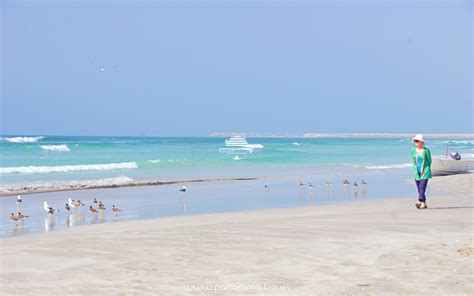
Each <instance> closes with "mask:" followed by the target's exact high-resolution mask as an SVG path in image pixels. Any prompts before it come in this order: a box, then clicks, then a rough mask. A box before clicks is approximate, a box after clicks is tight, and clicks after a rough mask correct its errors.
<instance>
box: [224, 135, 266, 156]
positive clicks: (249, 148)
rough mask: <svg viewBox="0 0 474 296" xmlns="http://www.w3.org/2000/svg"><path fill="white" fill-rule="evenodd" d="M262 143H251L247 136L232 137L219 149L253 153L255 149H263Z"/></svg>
mask: <svg viewBox="0 0 474 296" xmlns="http://www.w3.org/2000/svg"><path fill="white" fill-rule="evenodd" d="M263 147H264V146H263V145H262V144H249V143H248V142H247V139H246V138H245V137H231V138H229V139H228V140H225V147H223V148H220V149H219V151H221V152H226V153H247V152H248V153H252V152H253V151H254V150H255V149H262V148H263Z"/></svg>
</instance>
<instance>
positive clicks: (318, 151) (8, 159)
mask: <svg viewBox="0 0 474 296" xmlns="http://www.w3.org/2000/svg"><path fill="white" fill-rule="evenodd" d="M224 140H225V139H221V138H140V137H69V136H62V137H61V136H54V137H53V136H51V137H50V136H46V137H44V138H38V137H36V138H32V137H13V136H8V137H7V136H4V137H2V138H1V139H0V191H1V190H2V189H3V190H5V189H8V188H16V187H18V186H20V187H21V186H25V185H28V186H32V185H37V186H43V185H48V186H54V185H61V184H81V185H82V184H84V185H91V184H104V183H107V184H119V183H121V182H128V181H130V180H131V181H133V180H181V179H193V178H204V179H206V178H224V177H267V176H301V175H304V176H306V175H310V174H316V173H318V174H321V175H326V174H333V173H337V172H341V171H343V172H346V171H347V172H359V173H361V174H365V173H366V171H374V170H390V169H397V168H408V167H410V148H411V146H412V144H411V142H410V140H409V139H283V138H282V139H269V138H260V139H256V138H250V139H248V141H249V143H250V144H262V145H263V147H264V148H263V149H254V150H252V151H239V152H238V153H240V154H239V158H240V160H234V159H233V158H234V157H235V153H234V152H232V153H228V152H225V153H223V152H222V151H221V150H220V148H222V147H224ZM427 141H428V143H427V144H428V146H429V147H430V148H431V151H432V153H433V155H439V154H444V151H445V147H446V143H450V147H451V149H452V150H457V151H459V152H460V153H461V154H462V155H463V156H464V157H469V156H472V154H473V153H472V152H473V147H474V146H473V141H472V139H471V140H466V139H457V140H447V139H428V140H427ZM236 153H237V152H236Z"/></svg>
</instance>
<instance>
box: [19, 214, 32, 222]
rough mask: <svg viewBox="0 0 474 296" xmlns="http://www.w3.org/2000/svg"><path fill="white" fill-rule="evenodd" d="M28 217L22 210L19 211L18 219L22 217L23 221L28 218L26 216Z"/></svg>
mask: <svg viewBox="0 0 474 296" xmlns="http://www.w3.org/2000/svg"><path fill="white" fill-rule="evenodd" d="M28 217H29V216H26V215H23V214H22V213H21V212H18V219H20V220H21V221H24V220H26V218H28Z"/></svg>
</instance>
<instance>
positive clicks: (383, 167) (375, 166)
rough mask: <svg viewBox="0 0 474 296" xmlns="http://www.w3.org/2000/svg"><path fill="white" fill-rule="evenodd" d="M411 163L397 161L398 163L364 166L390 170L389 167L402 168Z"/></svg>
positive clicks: (371, 168) (408, 166)
mask: <svg viewBox="0 0 474 296" xmlns="http://www.w3.org/2000/svg"><path fill="white" fill-rule="evenodd" d="M411 166H412V164H411V163H399V164H389V165H366V166H364V168H366V169H369V170H390V169H404V168H410V167H411Z"/></svg>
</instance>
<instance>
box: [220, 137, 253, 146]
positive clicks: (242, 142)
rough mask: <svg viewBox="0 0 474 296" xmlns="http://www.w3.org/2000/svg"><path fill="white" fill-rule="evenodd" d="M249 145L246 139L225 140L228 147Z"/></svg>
mask: <svg viewBox="0 0 474 296" xmlns="http://www.w3.org/2000/svg"><path fill="white" fill-rule="evenodd" d="M248 144H249V143H248V142H247V139H246V138H245V137H232V138H230V139H228V140H225V146H226V147H244V146H247V145H248Z"/></svg>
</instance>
